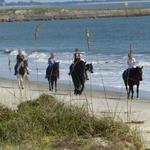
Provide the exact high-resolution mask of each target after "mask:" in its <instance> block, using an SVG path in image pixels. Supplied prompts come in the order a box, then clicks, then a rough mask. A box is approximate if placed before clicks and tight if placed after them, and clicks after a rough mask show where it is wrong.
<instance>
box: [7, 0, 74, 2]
mask: <svg viewBox="0 0 150 150" xmlns="http://www.w3.org/2000/svg"><path fill="white" fill-rule="evenodd" d="M5 1H6V2H18V1H21V2H23V1H24V2H29V1H30V0H5ZM33 1H38V2H57V1H59V2H64V1H68V0H33ZM72 1H76V0H72Z"/></svg>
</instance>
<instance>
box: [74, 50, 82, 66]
mask: <svg viewBox="0 0 150 150" xmlns="http://www.w3.org/2000/svg"><path fill="white" fill-rule="evenodd" d="M73 58H74V63H76V62H77V61H80V59H81V53H80V50H79V49H78V48H76V49H75V52H74V54H73Z"/></svg>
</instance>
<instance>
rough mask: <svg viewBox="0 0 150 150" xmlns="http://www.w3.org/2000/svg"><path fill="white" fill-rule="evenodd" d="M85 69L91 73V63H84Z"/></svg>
mask: <svg viewBox="0 0 150 150" xmlns="http://www.w3.org/2000/svg"><path fill="white" fill-rule="evenodd" d="M85 70H86V71H87V70H88V71H89V72H90V73H93V65H92V64H86V65H85Z"/></svg>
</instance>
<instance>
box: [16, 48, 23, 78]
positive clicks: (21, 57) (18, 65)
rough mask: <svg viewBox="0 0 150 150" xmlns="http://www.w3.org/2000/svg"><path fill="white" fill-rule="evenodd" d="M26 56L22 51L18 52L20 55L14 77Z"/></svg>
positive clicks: (17, 57) (18, 55) (17, 58)
mask: <svg viewBox="0 0 150 150" xmlns="http://www.w3.org/2000/svg"><path fill="white" fill-rule="evenodd" d="M24 58H25V57H24V54H23V53H22V50H18V54H17V56H16V61H17V62H16V65H15V73H14V75H16V74H17V73H18V71H19V69H20V67H21V63H22V62H23V61H24Z"/></svg>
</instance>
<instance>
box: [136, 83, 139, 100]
mask: <svg viewBox="0 0 150 150" xmlns="http://www.w3.org/2000/svg"><path fill="white" fill-rule="evenodd" d="M136 93H137V96H136V97H137V99H138V98H139V84H137V88H136Z"/></svg>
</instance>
